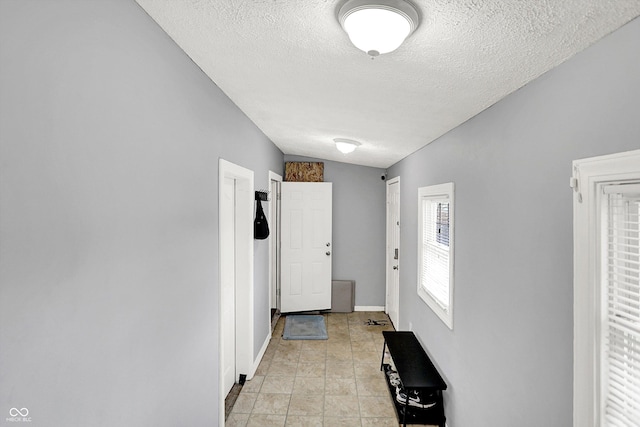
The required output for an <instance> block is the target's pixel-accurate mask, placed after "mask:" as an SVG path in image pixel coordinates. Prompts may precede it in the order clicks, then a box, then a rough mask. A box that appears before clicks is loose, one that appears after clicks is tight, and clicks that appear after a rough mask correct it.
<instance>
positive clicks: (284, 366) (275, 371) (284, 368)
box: [267, 359, 298, 377]
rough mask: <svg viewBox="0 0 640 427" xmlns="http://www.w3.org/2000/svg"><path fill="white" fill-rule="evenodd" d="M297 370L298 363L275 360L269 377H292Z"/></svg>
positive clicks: (269, 371) (268, 373)
mask: <svg viewBox="0 0 640 427" xmlns="http://www.w3.org/2000/svg"><path fill="white" fill-rule="evenodd" d="M297 368H298V363H297V362H291V361H288V360H277V359H273V362H271V365H270V366H269V370H268V371H267V375H281V376H288V377H290V376H292V375H294V374H292V373H295V372H296V369H297Z"/></svg>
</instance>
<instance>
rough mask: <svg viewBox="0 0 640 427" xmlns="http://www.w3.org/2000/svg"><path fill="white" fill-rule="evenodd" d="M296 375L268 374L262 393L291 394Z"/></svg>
mask: <svg viewBox="0 0 640 427" xmlns="http://www.w3.org/2000/svg"><path fill="white" fill-rule="evenodd" d="M294 379H295V377H285V376H282V375H267V376H266V377H265V379H264V382H263V383H262V388H261V389H260V392H261V393H285V394H291V392H292V391H293V380H294Z"/></svg>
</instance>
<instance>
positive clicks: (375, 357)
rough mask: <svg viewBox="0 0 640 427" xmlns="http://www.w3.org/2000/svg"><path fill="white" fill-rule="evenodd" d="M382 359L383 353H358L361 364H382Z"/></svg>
mask: <svg viewBox="0 0 640 427" xmlns="http://www.w3.org/2000/svg"><path fill="white" fill-rule="evenodd" d="M381 357H382V351H380V352H377V351H363V352H361V353H358V356H357V360H358V362H359V363H380V358H381ZM272 363H273V362H272Z"/></svg>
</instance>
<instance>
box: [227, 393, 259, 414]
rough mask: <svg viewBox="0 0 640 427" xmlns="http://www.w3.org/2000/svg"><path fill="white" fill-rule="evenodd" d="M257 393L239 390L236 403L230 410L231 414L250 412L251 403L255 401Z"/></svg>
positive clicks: (251, 408)
mask: <svg viewBox="0 0 640 427" xmlns="http://www.w3.org/2000/svg"><path fill="white" fill-rule="evenodd" d="M257 397H258V393H247V392H245V391H244V390H242V391H241V392H240V395H239V396H238V399H237V400H236V403H235V404H234V405H233V409H232V410H231V413H232V414H250V413H251V411H252V410H253V405H254V404H255V402H256V398H257Z"/></svg>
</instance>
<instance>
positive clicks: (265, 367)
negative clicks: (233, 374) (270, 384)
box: [255, 359, 272, 376]
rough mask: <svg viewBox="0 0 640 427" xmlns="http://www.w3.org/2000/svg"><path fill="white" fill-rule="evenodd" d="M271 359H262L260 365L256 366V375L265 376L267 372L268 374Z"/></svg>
mask: <svg viewBox="0 0 640 427" xmlns="http://www.w3.org/2000/svg"><path fill="white" fill-rule="evenodd" d="M271 362H272V359H270V360H266V359H262V361H261V362H260V364H259V365H258V369H256V373H255V374H256V375H260V376H265V375H267V372H269V367H270V366H271Z"/></svg>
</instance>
